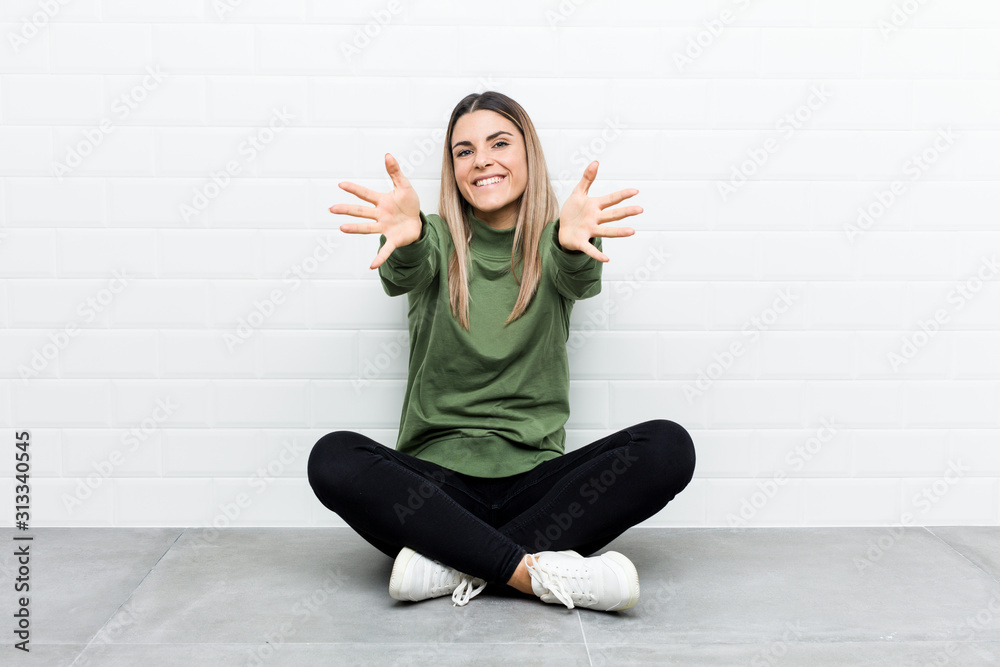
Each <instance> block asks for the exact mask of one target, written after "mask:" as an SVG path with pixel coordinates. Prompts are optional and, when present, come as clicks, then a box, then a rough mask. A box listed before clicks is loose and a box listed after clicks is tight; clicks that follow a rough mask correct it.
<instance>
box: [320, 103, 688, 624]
mask: <svg viewBox="0 0 1000 667" xmlns="http://www.w3.org/2000/svg"><path fill="white" fill-rule="evenodd" d="M385 166H386V171H387V172H388V173H389V176H390V177H391V179H392V183H393V190H392V192H374V191H372V190H369V189H367V188H364V187H361V186H358V185H356V184H354V183H341V184H340V187H341V188H343V189H344V190H346V191H347V192H350V193H352V194H354V195H356V196H358V197H360V198H361V199H363V200H364V201H366V202H369V203H371V204H374V208H373V207H368V206H361V205H347V204H337V205H336V206H333V207H331V208H330V211H331V212H332V213H336V214H343V215H351V216H355V217H358V218H366V219H369V220H372V221H373V222H363V223H361V222H359V223H351V224H344V225H342V226H341V227H340V229H341V230H342V231H344V232H346V233H349V234H374V233H379V234H381V236H380V242H379V251H378V254H377V255H376V257H375V260H374V261H373V262H372V264H371V268H372V269H378V271H379V278H380V280H381V283H382V287H383V289H384V291H385V292H386V294H388V295H389V296H397V295H401V294H406V295H407V299H408V305H409V334H410V353H409V355H410V356H409V375H408V379H407V384H406V392H405V395H404V399H403V409H402V415H401V419H400V426H399V437H398V439H397V442H396V447H395V449H391V448H389V447H386V446H384V445H382V444H380V443H378V442H376V441H374V440H372V439H370V438H368V437H366V436H364V435H361V434H359V433H356V432H353V431H334V432H332V433H328V434H327V435H324V436H323V437H322V438H320V439H319V441H318V442H317V443H316V445H315V446H314V447H313V449H312V452H311V453H310V456H309V463H308V474H309V483H310V485H311V486H312V488H313V490H314V491H315V493H316V496H317V497H318V498H319V500H320V502H322V503H323V504H324V505H325V506H326V507H327V508H329V509H330V510H332V511H334V512H336V513H337V514H338V515H340V517H341V518H342V519H343V520H344V521H346V522H347V524H348V525H350V526H351V527H352V528H353V529H354V530H355V531H357V532H358V533H359V534H360V535H361V536H362V537H363V538H364V539H366V540H367V541H368V542H370V543H371V544H372V545H374V546H375V547H376V548H378V549H379V550H381V551H382V552H383V553H385V554H386V555H388V556H389V557H391V558H395V563H394V565H393V570H392V574H391V576H390V582H389V593H390V595H391V596H392V597H393V598H395V599H397V600H411V601H416V600H423V599H427V598H431V597H438V596H441V595H446V594H449V593H450V594H451V595H452V599H453V601H454V602H455V604H456V605H464V604H466V603H467V602H468V601H469V599H471V598H472V597H473V596H475V595H477V594H478V593H479V592H480V591H482V590H483V588H484V587H485V585H486V583H497V584H507V585H509V586H512V587H513V588H515V589H517V590H519V591H521V592H522V593H526V594H529V595H535V596H538V597H539V598H541V600H542V601H543V602H550V603H561V604H565V605H566V606H567V607H569V608H571V609H572V608H573V607H574V606H577V607H586V608H590V609H598V610H604V611H615V610H619V609H627V608H629V607H631V606H633V605H634V604H635V603H636V602H637V601H638V599H639V579H638V575H637V573H636V569H635V567H634V566H633V564H632V562H631V561H630V560H629V559H628V558H626V557H625V556H624V555H622V554H620V553H618V552H615V551H608V552H606V553H603V554H601V555H599V556H592V557H586V556H590V555H591V554H594V553H595V552H597V551H598V550H599V549H601V548H602V547H603V546H605V545H606V544H608V543H609V542H611V541H612V540H613V539H615V538H616V537H617V536H619V535H620V534H622V533H623V532H624V531H625V530H627V529H628V528H629V527H631V526H634V525H635V524H637V523H639V522H640V521H643V520H644V519H647V518H648V517H650V516H652V515H653V514H655V513H656V512H658V511H659V510H660V509H662V508H663V507H664V506H665V505H666V504H667V503H668V502H670V501H671V500H672V499H673V498H674V496H676V495H677V494H678V493H679V492H680V491H681V490H683V489H684V487H685V486H687V484H688V482H690V480H691V478H692V476H693V475H694V466H695V452H694V446H693V443H692V441H691V437H690V435H689V434H688V432H687V431H686V430H685V429H684V428H683V427H682V426H680V425H679V424H677V423H675V422H672V421H669V420H666V419H653V420H650V421H645V422H642V423H640V424H635V425H634V426H630V427H628V428H624V429H622V430H620V431H617V432H615V433H612V434H611V435H608V436H606V437H603V438H601V439H599V440H597V441H595V442H593V443H591V444H589V445H587V446H585V447H583V448H580V449H577V450H575V451H573V452H570V453H568V454H567V453H564V443H565V437H566V432H565V429H564V424H565V423H566V420H567V419H568V417H569V365H568V361H567V353H566V341H567V339H568V337H569V321H570V312H571V311H572V308H573V304H574V302H575V301H578V300H580V299H586V298H589V297H592V296H594V295H596V294H598V293H599V292H600V291H601V270H602V266H603V264H602V262H607V261H609V260H608V257H607V255H605V254H604V253H603V252H602V241H601V238H602V237H624V236H631V235H632V234H634V233H635V232H634V230H633V229H630V228H625V227H609V226H607V225H606V224H605V223H608V222H612V221H615V220H620V219H622V218H625V217H628V216H633V215H637V214H639V213H642V209H641V208H640V207H639V206H628V207H620V208H610V207H612V206H614V205H615V204H618V203H620V202H622V201H623V200H625V199H627V198H629V197H632V196H633V195H635V194H636V193H638V190H635V189H627V190H619V191H618V192H615V193H613V194H609V195H605V196H603V197H589V196H588V195H587V193H588V191H589V188H590V185H591V184H592V183H593V182H594V178H595V177H596V175H597V162H596V161H595V162H593V163H591V164H590V165H589V166H588V167H587V168H586V169H585V170H584V173H583V178H582V179H581V181H580V183H579V184H578V185H577V186H576V188H575V189H574V190H573V193H572V194H571V195H570V196H569V198H568V199H567V200H566V202H565V204H564V205H563V206H562V209H561V211H560V209H559V208H558V203H557V200H556V197H555V193H554V191H553V189H552V185H551V183H550V182H549V178H548V173H547V170H546V164H545V158H544V155H543V153H542V147H541V144H540V143H539V140H538V136H537V135H536V133H535V128H534V125H533V124H532V122H531V120H530V119H529V118H528V115H527V114H526V113H525V111H524V109H523V108H521V106H520V105H519V104H518V103H517V102H515V101H514V100H512V99H510V98H509V97H507V96H506V95H503V94H501V93H497V92H492V91H487V92H485V93H481V94H471V95H468V96H467V97H465V98H464V99H462V100H461V101H460V102H459V103H458V105H457V106H456V107H455V109H454V110H453V111H452V114H451V119H450V120H449V122H448V131H447V136H446V140H445V145H444V160H443V163H442V173H441V197H440V203H439V209H440V213H439V215H425V214H424V213H423V212H422V211H421V210H420V204H419V200H418V197H417V193H416V192H415V191H414V190H413V188H412V187H411V186H410V182H409V181H408V180H407V178H406V176H404V175H403V173H402V172H401V170H400V168H399V165H398V164H397V162H396V160H395V159H393V157H392V156H391V155H389V154H386V156H385ZM557 212H558V217H557Z"/></svg>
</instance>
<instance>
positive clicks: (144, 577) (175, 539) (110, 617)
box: [69, 528, 188, 667]
mask: <svg viewBox="0 0 1000 667" xmlns="http://www.w3.org/2000/svg"><path fill="white" fill-rule="evenodd" d="M187 531H188V529H187V528H182V529H181V530H180V531H179V532H178V533H177V536H176V537H174V541H173V542H171V543H170V544H169V545H167V548H166V549H164V550H163V553H161V554H160V557H159V558H157V559H156V562H155V563H153V564H152V565H150V566H149V569H148V570H146V574H144V575H142V578H141V579H140V580H139V581H138V582H137V583H136V585H135V586H134V587H133V588H132V590H131V591H129V594H128V595H127V596H126V597H125V599H124V600H123V601H122V603H121V604H120V605H118V606H117V607H115V609H114V611H112V612H111V614H110V615H109V616H108V617H107V618H106V619H105V621H104V623H102V624H101V627H99V628H98V629H97V632H95V633H94V635H93V636H92V637H91V638H90V639H89V640H87V644H86V646H84V647H83V649H82V650H81V651H80V652H79V653H78V654H77V656H76V657H75V658H73V662H71V663H70V664H69V667H73V665H75V664H76V662H77V660H79V659H80V656H82V655H83V654H84V653H86V651H87V649H89V648H90V647H91V646H92V645H93V643H94V640H95V639H97V638H98V637H99V636H100V635H101V632H102V631H103V630H104V628H106V627H107V626H108V623H110V622H111V619H113V618H114V617H115V614H117V613H118V612H119V611H121V608H122V607H124V606H125V605H126V604H128V601H129V600H131V599H132V598H133V597H134V596H135V592H136V591H137V590H139V587H140V586H142V582H144V581H146V577H148V576H149V575H150V573H151V572H152V571H153V570H155V569H156V566H157V565H159V564H160V561H161V560H163V557H164V556H166V555H167V554H168V553H169V552H170V550H171V549H173V548H174V545H175V544H177V541H178V540H179V539H181V536H182V535H183V534H184V533H186V532H187Z"/></svg>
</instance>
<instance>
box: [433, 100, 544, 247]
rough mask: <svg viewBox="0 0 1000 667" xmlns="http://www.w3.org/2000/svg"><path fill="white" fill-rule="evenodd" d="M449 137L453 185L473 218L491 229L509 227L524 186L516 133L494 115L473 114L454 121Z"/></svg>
mask: <svg viewBox="0 0 1000 667" xmlns="http://www.w3.org/2000/svg"><path fill="white" fill-rule="evenodd" d="M451 134H452V136H451V157H452V163H453V164H454V165H455V180H456V182H457V183H458V190H459V192H461V193H462V196H463V197H464V198H465V201H467V202H469V204H470V205H471V206H472V212H473V214H474V215H475V216H476V217H477V218H479V219H480V220H482V221H483V222H485V223H487V224H488V225H489V226H490V227H493V228H495V229H509V228H511V227H513V226H514V224H515V222H516V221H517V211H518V207H519V206H520V198H521V195H522V194H523V193H524V188H525V187H526V186H527V184H528V155H527V151H526V149H525V145H524V137H523V136H521V131H520V130H518V129H517V126H516V125H514V123H512V122H510V120H508V119H507V118H506V117H504V116H502V115H500V114H498V113H497V112H495V111H489V110H486V109H479V110H478V111H473V112H471V113H467V114H464V115H462V116H461V117H459V119H458V120H457V121H455V127H454V129H453V130H452V133H451ZM493 177H499V180H497V179H496V178H493ZM484 180H485V181H489V182H488V183H486V184H481V183H482V182H483V181H484Z"/></svg>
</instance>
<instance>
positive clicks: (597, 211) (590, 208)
mask: <svg viewBox="0 0 1000 667" xmlns="http://www.w3.org/2000/svg"><path fill="white" fill-rule="evenodd" d="M596 177H597V160H594V161H593V162H591V163H590V164H589V165H587V168H586V169H584V170H583V178H581V179H580V182H579V183H578V184H577V186H576V187H575V188H573V192H572V193H571V194H570V196H569V198H568V199H567V200H566V202H565V203H564V204H563V206H562V211H561V212H560V214H559V245H561V246H562V247H563V248H565V249H566V250H582V251H583V252H585V253H586V254H588V255H590V256H591V257H593V258H594V259H596V260H599V261H601V262H608V261H611V260H610V259H609V258H608V256H607V255H605V254H604V253H603V252H601V251H600V250H598V249H597V247H596V246H595V245H594V244H592V243H591V242H590V239H591V238H594V237H598V236H603V237H618V236H631V235H632V234H635V230H634V229H632V228H631V227H601V226H600V225H603V224H604V223H606V222H612V221H614V220H621V219H622V218H627V217H628V216H631V215H638V214H640V213H642V207H641V206H626V207H623V208H615V209H611V210H609V211H605V210H604V209H606V208H608V207H609V206H614V205H615V204H618V203H620V202H622V201H624V200H626V199H628V198H629V197H632V196H635V195H637V194H639V191H638V190H636V189H635V188H628V189H626V190H619V191H618V192H612V193H611V194H609V195H604V196H603V197H589V196H587V193H588V192H589V191H590V186H591V185H592V184H593V183H594V179H595V178H596Z"/></svg>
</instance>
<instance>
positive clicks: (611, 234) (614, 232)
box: [593, 227, 635, 238]
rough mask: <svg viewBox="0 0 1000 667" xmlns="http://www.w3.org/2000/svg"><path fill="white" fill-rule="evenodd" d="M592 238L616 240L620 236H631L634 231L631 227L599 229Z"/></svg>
mask: <svg viewBox="0 0 1000 667" xmlns="http://www.w3.org/2000/svg"><path fill="white" fill-rule="evenodd" d="M598 231H599V232H600V233H598V232H594V233H593V236H603V237H604V238H617V237H620V236H632V235H633V234H635V230H634V229H633V228H631V227H601V228H600V230H598Z"/></svg>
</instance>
